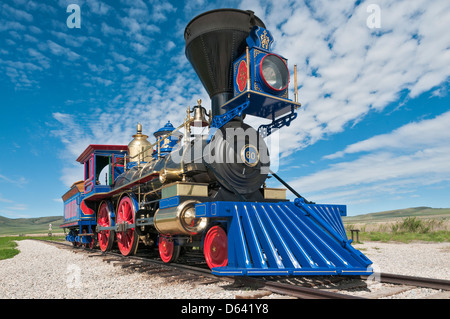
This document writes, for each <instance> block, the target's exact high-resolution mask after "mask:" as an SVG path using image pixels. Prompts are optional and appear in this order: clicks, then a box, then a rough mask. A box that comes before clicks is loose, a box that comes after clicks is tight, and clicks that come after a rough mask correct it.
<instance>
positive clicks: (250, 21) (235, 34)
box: [184, 9, 265, 116]
mask: <svg viewBox="0 0 450 319" xmlns="http://www.w3.org/2000/svg"><path fill="white" fill-rule="evenodd" d="M255 25H257V26H260V27H263V28H265V25H264V23H263V22H262V21H261V20H260V19H259V18H258V17H256V16H255V15H254V14H253V12H252V11H243V10H237V9H218V10H213V11H208V12H205V13H202V14H200V15H198V16H197V17H195V18H194V19H192V20H191V22H189V24H188V25H187V27H186V29H185V31H184V39H185V41H186V57H187V59H188V60H189V62H191V64H192V66H193V67H194V70H195V72H197V75H198V77H199V78H200V80H201V81H202V83H203V86H204V87H205V89H206V91H207V92H208V94H209V97H210V98H211V110H212V115H213V116H215V115H219V114H222V113H224V111H223V110H221V108H220V107H221V106H222V105H223V104H224V103H225V102H226V101H228V100H230V99H231V98H233V61H234V60H235V59H236V58H238V57H239V56H240V55H242V54H243V53H244V52H245V47H246V41H245V39H246V38H247V37H248V35H249V34H250V31H251V29H252V28H253V27H254V26H255Z"/></svg>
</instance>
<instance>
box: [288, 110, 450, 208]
mask: <svg viewBox="0 0 450 319" xmlns="http://www.w3.org/2000/svg"><path fill="white" fill-rule="evenodd" d="M449 120H450V112H446V113H444V114H442V115H439V116H437V117H435V118H433V119H427V120H422V121H419V122H414V123H409V124H406V125H404V126H402V127H400V128H398V129H396V130H394V131H392V132H390V133H388V134H381V135H377V136H374V137H372V138H369V139H366V140H363V141H360V142H358V143H354V144H352V145H349V146H347V147H346V148H345V149H344V150H343V151H340V152H337V153H334V154H331V155H328V156H325V157H324V158H325V159H335V158H343V159H342V160H341V162H339V163H337V164H331V165H329V167H328V168H326V169H323V170H321V171H319V172H316V173H314V174H310V175H308V176H304V177H301V178H298V179H294V180H293V181H291V184H292V186H293V187H294V188H296V189H299V190H306V191H308V192H309V193H312V194H315V195H316V196H317V197H319V198H320V199H329V198H339V199H340V200H343V198H345V197H347V196H348V199H347V200H348V201H349V202H354V201H357V200H362V199H364V200H368V198H372V199H373V198H376V196H377V195H378V194H383V196H386V194H404V193H414V192H415V191H417V190H418V189H420V188H423V187H424V186H428V185H438V184H440V183H448V182H449V181H450V165H449V163H450V145H449V143H448V141H449V138H450V134H449V131H448V129H446V127H447V126H448V124H447V123H448V122H449ZM360 152H361V153H362V155H360V156H359V157H357V158H356V159H354V160H346V159H345V157H344V156H345V155H346V154H356V153H360ZM416 196H417V195H416Z"/></svg>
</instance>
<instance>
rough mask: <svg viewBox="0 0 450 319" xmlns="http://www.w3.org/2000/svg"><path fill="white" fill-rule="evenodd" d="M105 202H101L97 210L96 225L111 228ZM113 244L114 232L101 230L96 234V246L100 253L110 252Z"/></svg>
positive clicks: (108, 211)
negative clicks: (98, 247) (97, 245)
mask: <svg viewBox="0 0 450 319" xmlns="http://www.w3.org/2000/svg"><path fill="white" fill-rule="evenodd" d="M110 213H111V212H110V210H109V207H108V203H107V202H103V203H102V204H101V205H100V208H99V210H98V217H97V225H98V226H101V227H110V226H111V215H110ZM113 242H114V231H112V230H102V231H99V232H98V244H99V246H100V249H101V251H107V250H111V248H112V245H113Z"/></svg>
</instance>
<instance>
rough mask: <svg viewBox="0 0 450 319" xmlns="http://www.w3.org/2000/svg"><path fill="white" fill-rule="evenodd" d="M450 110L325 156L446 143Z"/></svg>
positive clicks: (401, 149) (448, 133)
mask: <svg viewBox="0 0 450 319" xmlns="http://www.w3.org/2000/svg"><path fill="white" fill-rule="evenodd" d="M448 123H450V112H446V113H444V114H441V115H439V116H437V117H435V118H433V119H428V120H422V121H420V122H413V123H410V124H406V125H404V126H402V127H400V128H398V129H396V130H394V131H393V132H391V133H388V134H382V135H377V136H374V137H372V138H369V139H366V140H364V141H361V142H358V143H355V144H351V145H349V146H347V147H346V148H345V149H344V150H343V151H339V152H337V153H334V154H330V155H327V156H325V157H324V158H327V159H334V158H339V157H342V156H344V155H345V154H351V153H358V152H369V151H375V150H379V149H391V150H397V151H398V150H400V151H403V150H418V149H421V148H422V147H428V146H430V145H446V144H448V142H449V141H450V130H449V129H448Z"/></svg>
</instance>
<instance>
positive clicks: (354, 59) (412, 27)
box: [240, 0, 450, 156]
mask: <svg viewBox="0 0 450 319" xmlns="http://www.w3.org/2000/svg"><path fill="white" fill-rule="evenodd" d="M370 3H371V2H370V1H362V2H361V3H359V5H357V6H355V5H354V3H353V2H350V1H345V0H342V1H314V2H307V3H304V2H303V1H277V2H276V3H275V2H273V1H258V2H256V1H253V0H248V1H247V0H244V1H242V3H241V5H240V7H241V8H242V9H247V8H252V10H254V11H255V14H256V15H257V16H259V17H260V18H261V19H262V20H263V21H264V22H265V24H266V26H267V27H268V29H269V30H270V31H271V33H272V34H273V36H274V37H275V42H274V50H275V51H276V52H278V53H281V54H282V55H284V56H285V57H287V58H288V59H289V63H290V67H291V70H292V69H293V64H298V65H299V99H300V102H301V103H302V104H303V107H302V109H301V111H299V116H298V118H297V119H296V120H295V121H294V122H293V123H292V124H291V126H290V127H289V128H287V129H283V131H282V132H281V135H282V136H285V137H286V138H290V140H291V141H292V144H290V145H285V146H284V147H283V148H282V149H281V151H282V152H283V153H284V156H286V155H289V154H291V153H292V152H294V151H295V150H299V149H302V148H304V147H307V146H308V145H311V144H314V143H315V142H317V141H318V140H321V139H323V138H325V137H326V136H327V135H331V134H335V133H339V132H342V131H343V130H344V129H345V128H346V127H348V126H349V125H352V124H354V123H357V122H359V121H361V120H362V119H363V118H364V117H365V116H366V115H367V114H368V113H369V112H372V111H382V110H383V109H384V108H385V107H386V106H387V105H389V103H391V102H395V101H398V99H399V97H400V94H401V93H402V92H404V91H405V90H406V91H407V92H409V94H408V97H411V98H414V97H417V96H418V95H420V94H421V93H424V92H427V91H428V90H430V89H432V88H435V87H438V86H440V85H441V84H442V83H445V81H447V79H448V78H449V76H450V60H449V59H450V48H449V47H448V44H449V43H450V33H449V32H446V30H449V29H450V3H449V2H448V1H445V0H444V1H432V2H429V1H425V0H417V1H414V2H412V1H393V0H383V1H378V2H377V4H378V5H379V6H380V8H381V28H380V29H370V28H368V26H367V24H366V21H367V18H368V16H369V15H370V13H367V11H366V9H367V6H368V5H369V4H370Z"/></svg>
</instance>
